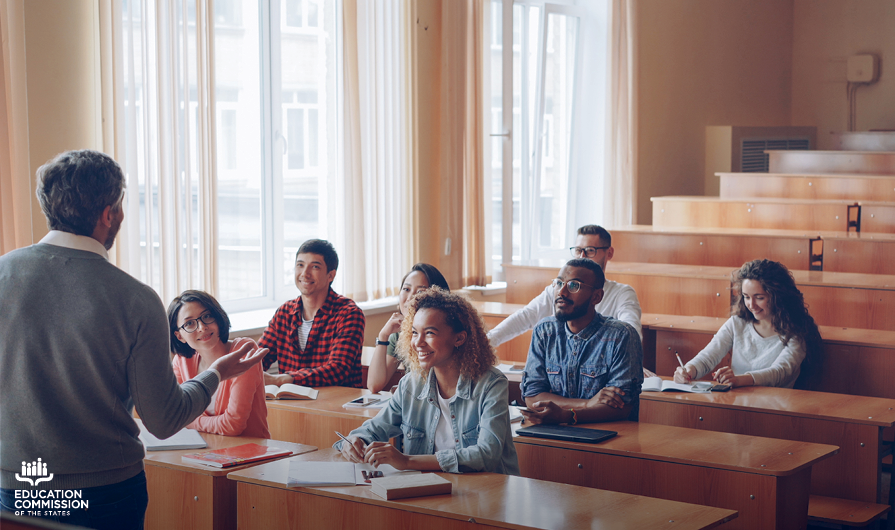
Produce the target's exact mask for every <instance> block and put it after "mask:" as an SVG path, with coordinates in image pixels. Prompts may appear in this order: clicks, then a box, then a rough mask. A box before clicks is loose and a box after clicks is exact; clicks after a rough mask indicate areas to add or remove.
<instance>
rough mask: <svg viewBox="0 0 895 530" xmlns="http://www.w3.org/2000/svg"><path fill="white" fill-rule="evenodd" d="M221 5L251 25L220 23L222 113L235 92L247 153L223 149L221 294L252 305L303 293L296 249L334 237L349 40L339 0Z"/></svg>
mask: <svg viewBox="0 0 895 530" xmlns="http://www.w3.org/2000/svg"><path fill="white" fill-rule="evenodd" d="M231 4H232V5H235V6H236V7H231ZM218 9H222V10H224V11H227V12H230V11H233V10H241V11H242V13H243V14H242V17H240V18H241V20H242V21H243V23H242V25H241V26H239V27H227V26H223V27H222V26H216V27H215V31H216V33H215V44H216V53H218V60H217V61H216V72H215V74H216V84H217V93H218V95H219V97H218V108H219V113H222V112H228V111H226V110H222V109H224V108H228V107H227V106H226V105H227V103H225V102H224V101H222V98H221V97H220V95H221V94H235V105H234V108H235V115H236V122H237V123H236V126H235V127H234V130H235V143H236V146H235V147H236V149H235V151H236V153H237V154H236V155H234V154H233V152H232V151H231V150H230V149H227V148H224V146H222V145H220V144H219V145H218V151H217V152H218V216H219V219H220V225H219V226H220V228H219V230H220V232H219V241H220V246H219V261H218V263H219V275H220V276H219V277H220V293H221V297H222V298H223V299H224V300H226V301H227V302H228V306H229V307H232V308H234V309H249V308H251V307H253V306H254V307H257V306H263V305H269V304H270V302H271V301H275V300H282V299H284V298H288V297H292V296H295V295H297V292H296V291H295V285H294V281H293V277H292V270H293V263H294V259H295V252H296V250H298V247H299V245H300V244H301V243H302V242H303V241H305V240H306V239H309V238H312V237H320V238H326V237H327V222H326V208H325V207H324V205H325V202H326V201H325V198H326V194H327V183H328V182H329V181H331V180H332V179H333V172H334V171H335V169H336V164H335V160H336V158H335V157H336V144H337V143H336V141H335V138H336V123H337V120H336V117H337V114H338V113H337V103H338V101H337V98H336V90H335V87H336V78H335V76H336V73H337V72H338V68H337V65H336V61H337V55H338V50H337V43H338V42H340V40H341V39H340V38H339V37H338V36H337V35H336V32H337V24H336V22H337V20H338V17H337V12H336V9H337V5H336V2H335V0H282V1H279V2H278V1H276V0H273V1H270V2H267V1H261V2H259V1H258V0H216V2H215V10H216V12H217V10H218ZM216 20H217V18H216ZM229 119H233V118H229ZM219 124H221V121H220V120H219ZM221 125H224V130H223V131H222V130H219V134H218V137H219V138H224V137H225V136H224V135H225V134H226V130H227V129H226V127H227V126H226V124H221ZM234 156H235V157H236V158H237V163H236V164H235V165H234V164H228V163H227V161H228V160H229V159H230V158H232V157H234ZM224 168H227V169H224Z"/></svg>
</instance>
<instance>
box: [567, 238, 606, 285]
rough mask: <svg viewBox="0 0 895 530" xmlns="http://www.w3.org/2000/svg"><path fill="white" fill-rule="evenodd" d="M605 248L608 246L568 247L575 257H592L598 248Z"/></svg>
mask: <svg viewBox="0 0 895 530" xmlns="http://www.w3.org/2000/svg"><path fill="white" fill-rule="evenodd" d="M607 248H609V247H569V251H570V252H571V253H572V255H573V256H575V257H576V258H580V257H581V256H584V257H585V258H592V257H594V256H596V255H597V251H598V250H606V249H607ZM573 292H574V291H573Z"/></svg>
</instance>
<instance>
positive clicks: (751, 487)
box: [516, 443, 810, 530]
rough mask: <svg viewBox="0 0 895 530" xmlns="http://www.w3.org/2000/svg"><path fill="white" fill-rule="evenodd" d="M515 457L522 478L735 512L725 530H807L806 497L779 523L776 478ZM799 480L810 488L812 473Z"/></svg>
mask: <svg viewBox="0 0 895 530" xmlns="http://www.w3.org/2000/svg"><path fill="white" fill-rule="evenodd" d="M516 451H517V453H518V455H519V462H520V468H521V473H522V476H524V477H530V478H538V479H541V480H550V481H553V482H561V483H565V484H575V485H578V486H587V487H591V488H599V489H608V490H611V491H620V492H623V493H631V494H635V495H646V496H649V497H658V498H661V499H668V500H675V501H680V502H689V503H694V504H701V505H705V506H715V507H719V508H728V509H731V510H737V511H738V512H739V516H738V517H737V518H736V519H735V520H733V521H731V522H729V523H727V524H726V525H725V526H724V528H730V529H731V530H733V529H737V528H743V529H752V528H779V529H784V528H805V521H806V520H807V513H808V496H807V495H802V498H793V499H786V500H785V501H784V502H787V503H788V505H787V508H788V509H787V512H786V513H787V516H788V517H791V518H792V519H789V518H787V519H786V520H782V521H775V517H776V515H777V514H776V509H775V507H776V506H777V501H778V499H777V496H778V494H780V493H782V492H780V491H778V487H777V484H776V477H771V476H766V475H757V474H750V473H738V472H735V471H727V470H719V469H713V468H709V467H700V466H695V465H693V466H688V465H681V464H674V463H669V462H658V461H651V460H646V459H640V458H630V457H622V456H615V455H606V454H598V453H590V452H585V451H575V450H571V449H559V448H554V447H545V446H540V445H533V444H521V443H520V444H516ZM800 475H803V476H801V477H798V478H799V479H800V480H802V481H803V482H806V481H807V480H808V479H809V477H810V470H806V472H802V473H800ZM799 489H800V488H790V491H797V490H799ZM801 491H803V492H806V491H807V488H801ZM750 496H754V498H751V497H750ZM802 507H803V508H802Z"/></svg>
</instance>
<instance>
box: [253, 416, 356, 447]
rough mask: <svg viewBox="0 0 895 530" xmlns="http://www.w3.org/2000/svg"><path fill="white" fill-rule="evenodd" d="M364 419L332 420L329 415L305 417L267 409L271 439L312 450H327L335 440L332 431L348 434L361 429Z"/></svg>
mask: <svg viewBox="0 0 895 530" xmlns="http://www.w3.org/2000/svg"><path fill="white" fill-rule="evenodd" d="M364 421H366V419H365V418H361V417H354V418H351V417H334V416H331V415H329V414H304V413H300V412H296V411H293V410H287V409H278V408H273V407H268V408H267V423H268V427H269V428H270V437H271V438H272V439H274V440H282V441H284V442H293V443H301V444H307V445H313V446H315V447H329V446H331V445H332V444H334V443H335V442H336V441H337V440H338V437H337V436H336V434H335V431H339V432H340V433H342V434H348V433H349V432H351V431H353V430H354V429H357V428H358V427H360V426H361V425H362V424H363V423H364Z"/></svg>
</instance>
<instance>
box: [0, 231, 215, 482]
mask: <svg viewBox="0 0 895 530" xmlns="http://www.w3.org/2000/svg"><path fill="white" fill-rule="evenodd" d="M169 335H170V333H169V331H168V322H167V317H166V315H165V309H164V306H163V305H162V302H161V300H159V297H158V295H157V294H156V293H155V291H153V290H152V289H151V288H150V287H148V286H146V285H144V284H143V283H140V282H139V281H137V280H136V279H134V278H133V277H131V276H130V275H128V274H127V273H125V272H124V271H122V270H120V269H118V268H117V267H115V266H114V265H112V264H111V263H109V262H108V261H106V259H105V258H103V257H102V256H100V255H98V254H95V253H93V252H88V251H83V250H75V249H71V248H66V247H60V246H55V245H49V244H44V243H41V244H37V245H32V246H30V247H27V248H23V249H19V250H15V251H13V252H10V253H8V254H6V255H4V256H0V396H2V405H0V468H2V473H0V486H2V487H4V488H16V487H21V486H23V485H25V484H23V483H22V482H19V481H17V479H16V478H15V474H16V473H20V472H21V469H22V465H23V463H25V462H27V463H31V462H33V461H36V460H37V459H38V458H40V459H41V460H42V462H43V463H45V464H46V465H47V471H48V473H53V475H54V476H53V480H52V481H50V482H45V483H42V484H40V487H43V488H48V489H73V488H87V487H94V486H103V485H107V484H114V483H117V482H121V481H123V480H127V479H128V478H131V477H133V476H134V475H136V474H137V473H139V472H140V471H141V470H142V469H143V455H144V452H143V445H142V444H141V443H140V440H139V438H138V435H139V428H138V427H137V425H136V423H135V422H134V420H133V418H132V416H131V411H132V407H136V410H137V412H138V413H139V415H140V418H141V419H142V421H143V423H144V425H145V426H146V428H147V429H148V430H149V431H150V432H152V433H153V434H155V435H156V436H158V437H162V438H164V437H168V436H170V435H171V434H173V433H175V432H177V431H178V430H180V429H181V428H182V427H183V426H185V425H186V424H187V423H189V422H190V421H192V420H193V419H194V418H195V417H197V416H198V415H199V414H201V413H202V411H203V410H204V409H205V407H207V406H208V403H209V401H210V399H211V395H212V394H213V393H214V391H215V389H216V388H217V384H218V380H217V376H216V375H214V374H213V373H212V372H203V373H202V374H200V375H199V376H198V377H197V378H196V379H195V380H193V381H187V382H186V383H184V384H183V385H178V384H177V380H176V379H175V377H174V373H173V371H172V369H171V362H170V357H169V355H170V347H169V342H168V341H169Z"/></svg>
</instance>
